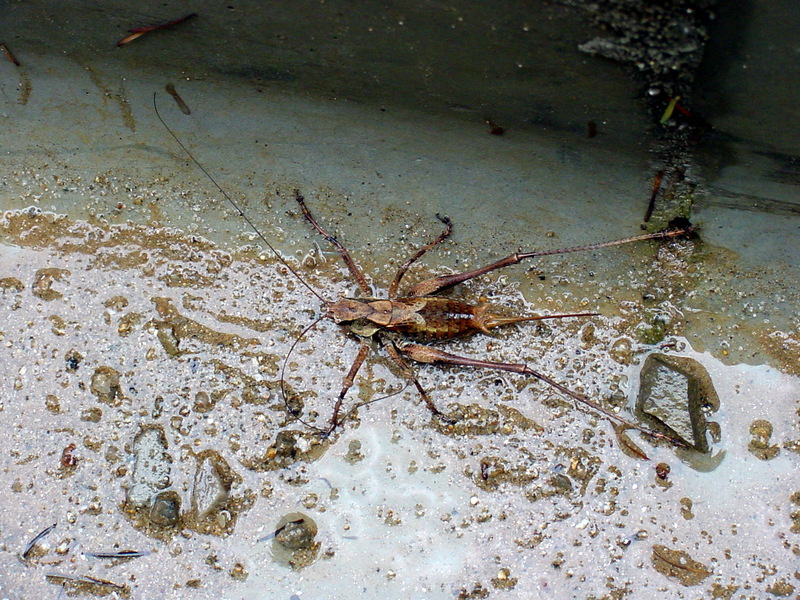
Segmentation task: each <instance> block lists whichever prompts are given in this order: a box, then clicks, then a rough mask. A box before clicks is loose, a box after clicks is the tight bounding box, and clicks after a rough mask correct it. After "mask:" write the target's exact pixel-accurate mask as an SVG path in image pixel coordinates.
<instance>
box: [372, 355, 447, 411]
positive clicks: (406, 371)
mask: <svg viewBox="0 0 800 600" xmlns="http://www.w3.org/2000/svg"><path fill="white" fill-rule="evenodd" d="M385 347H386V351H387V352H388V353H389V358H391V359H392V362H394V364H396V365H397V366H398V367H400V370H401V371H402V373H403V377H405V378H406V379H408V380H410V381H412V382H413V383H414V387H416V388H417V392H419V395H420V397H421V398H422V399H423V400H424V401H425V405H426V406H427V407H428V410H430V411H431V412H432V413H433V415H434V416H436V417H438V418H439V419H441V420H442V421H444V422H446V423H452V422H454V421H453V420H452V419H451V418H450V417H448V416H447V415H445V414H444V413H443V412H442V411H440V410H439V409H438V408H436V405H435V404H434V403H433V400H431V397H430V396H429V395H428V392H426V391H425V388H423V387H422V385H421V384H420V382H419V381H417V378H416V376H415V375H414V371H413V369H412V368H411V367H410V366H409V364H408V363H407V362H406V361H405V360H403V357H402V356H400V352H398V348H397V346H396V345H395V343H394V342H393V341H391V340H388V341H387V343H386V346H385Z"/></svg>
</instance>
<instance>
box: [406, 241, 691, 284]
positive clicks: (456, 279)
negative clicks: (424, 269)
mask: <svg viewBox="0 0 800 600" xmlns="http://www.w3.org/2000/svg"><path fill="white" fill-rule="evenodd" d="M692 231H693V229H692V228H691V227H687V228H684V229H668V230H666V231H659V232H657V233H646V234H644V235H637V236H635V237H630V238H625V239H622V240H614V241H613V242H602V243H600V244H591V245H589V246H574V247H572V248H560V249H558V250H543V251H541V252H515V253H514V254H510V255H508V256H506V257H505V258H503V259H501V260H498V261H497V262H493V263H492V264H490V265H486V266H485V267H480V268H478V269H473V270H472V271H466V272H464V273H454V274H453V275H442V276H441V277H434V278H433V279H427V280H425V281H422V282H420V283H418V284H417V285H415V286H414V287H412V288H411V290H410V291H409V296H429V295H431V294H435V293H436V292H438V291H440V290H443V289H445V288H448V287H451V286H454V285H456V284H458V283H462V282H464V281H467V280H469V279H473V278H474V277H479V276H480V275H486V274H487V273H491V272H492V271H496V270H497V269H502V268H503V267H509V266H511V265H516V264H517V263H519V262H522V261H523V260H525V259H527V258H536V257H539V256H552V255H555V254H567V253H569V252H583V251H585V250H598V249H600V248H609V247H611V246H621V245H622V244H630V243H631V242H641V241H644V240H665V239H668V238H673V237H679V236H685V235H689V234H690V233H691V232H692Z"/></svg>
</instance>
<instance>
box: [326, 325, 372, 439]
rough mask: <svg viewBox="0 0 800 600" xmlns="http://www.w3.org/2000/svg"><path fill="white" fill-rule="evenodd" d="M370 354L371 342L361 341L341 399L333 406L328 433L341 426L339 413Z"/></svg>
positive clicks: (346, 378) (340, 395)
mask: <svg viewBox="0 0 800 600" xmlns="http://www.w3.org/2000/svg"><path fill="white" fill-rule="evenodd" d="M368 354H369V342H368V341H367V340H361V348H359V349H358V354H356V358H355V360H354V361H353V365H352V366H351V367H350V370H349V371H348V372H347V375H346V376H345V378H344V381H343V382H342V390H341V391H340V392H339V397H338V398H337V399H336V404H335V405H334V406H333V414H332V415H331V424H330V427H329V429H328V433H330V432H332V431H333V430H334V429H336V427H338V426H339V411H340V410H341V409H342V402H344V397H345V396H346V395H347V391H348V390H349V389H350V388H351V387H353V383H354V382H355V379H356V374H357V373H358V370H359V369H360V368H361V365H363V364H364V360H366V358H367V355H368Z"/></svg>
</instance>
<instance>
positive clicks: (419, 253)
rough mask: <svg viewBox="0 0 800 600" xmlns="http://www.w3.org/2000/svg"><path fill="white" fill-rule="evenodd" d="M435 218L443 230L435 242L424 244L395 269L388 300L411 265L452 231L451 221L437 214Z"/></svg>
mask: <svg viewBox="0 0 800 600" xmlns="http://www.w3.org/2000/svg"><path fill="white" fill-rule="evenodd" d="M436 218H437V219H439V220H440V221H441V222H442V223H444V225H445V230H444V231H443V232H442V233H440V234H439V237H437V238H436V239H435V240H433V241H432V242H429V243H428V244H425V245H424V246H423V247H422V248H420V249H419V250H417V252H416V253H415V254H414V256H412V257H411V258H409V259H408V260H407V261H406V262H404V263H403V265H402V266H401V267H400V268H399V269H397V274H396V275H395V276H394V280H393V281H392V285H390V286H389V299H392V298H394V297H395V296H396V295H397V287H398V286H399V285H400V280H401V279H402V278H403V275H405V274H406V271H408V268H409V267H410V266H411V265H412V264H414V262H416V261H417V260H419V259H420V257H421V256H422V255H423V254H425V253H426V252H427V251H428V250H430V249H431V248H434V247H435V246H437V245H439V244H441V243H442V242H443V241H444V240H445V239H447V236H449V235H450V232H451V231H453V223H452V221H450V219H448V218H447V217H443V216H441V215H439V214H437V215H436Z"/></svg>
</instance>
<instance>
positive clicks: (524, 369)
mask: <svg viewBox="0 0 800 600" xmlns="http://www.w3.org/2000/svg"><path fill="white" fill-rule="evenodd" d="M400 351H401V352H403V353H404V354H405V355H406V356H408V357H409V358H410V359H411V360H413V361H416V362H421V363H444V364H449V365H460V366H465V367H480V368H486V369H497V370H499V371H509V372H511V373H519V374H520V375H529V376H531V377H535V378H536V379H538V380H540V381H543V382H545V383H546V384H548V385H550V386H552V387H553V388H555V389H557V390H558V391H559V392H561V393H562V394H564V395H565V396H569V397H570V398H572V399H573V400H576V401H578V402H580V403H581V404H584V405H586V406H588V407H589V408H591V409H592V410H595V411H597V412H599V413H601V414H603V415H605V416H606V417H608V418H609V419H611V420H613V421H616V422H617V423H621V424H622V425H624V426H626V427H630V428H631V429H636V430H637V431H640V432H642V433H643V434H645V435H648V436H651V437H655V438H660V439H663V440H667V441H669V442H671V443H672V444H675V445H676V446H681V447H684V448H685V447H687V444H686V442H684V441H683V440H681V439H678V438H676V437H673V436H670V435H667V434H663V433H659V432H656V431H651V430H649V429H646V428H644V427H641V426H639V425H636V424H635V423H632V422H630V421H628V420H627V419H625V418H623V417H621V416H620V415H618V414H616V413H614V412H611V411H610V410H608V409H607V408H605V407H603V406H600V405H599V404H598V403H597V402H595V401H594V400H590V399H589V398H587V397H586V396H584V395H583V394H579V393H577V392H573V391H572V390H571V389H569V388H568V387H566V386H564V385H562V384H560V383H558V382H557V381H556V380H555V379H551V378H550V377H548V376H547V375H543V374H542V373H539V372H537V371H534V370H533V369H531V368H529V367H528V366H527V365H525V364H522V363H501V362H493V361H488V360H479V359H476V358H469V357H466V356H458V355H456V354H450V353H449V352H443V351H442V350H438V349H436V348H431V347H430V346H423V345H421V344H404V345H403V346H401V347H400Z"/></svg>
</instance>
